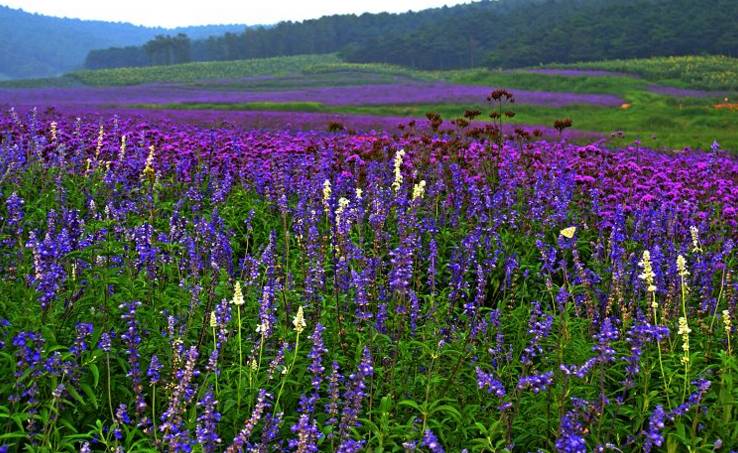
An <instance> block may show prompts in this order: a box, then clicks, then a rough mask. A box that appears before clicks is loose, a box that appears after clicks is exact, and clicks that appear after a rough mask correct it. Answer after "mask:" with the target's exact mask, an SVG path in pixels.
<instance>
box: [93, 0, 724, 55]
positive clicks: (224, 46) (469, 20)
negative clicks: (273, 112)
mask: <svg viewBox="0 0 738 453" xmlns="http://www.w3.org/2000/svg"><path fill="white" fill-rule="evenodd" d="M734 17H738V2H735V1H733V0H483V1H479V2H475V3H471V4H463V5H458V6H454V7H443V8H435V9H428V10H424V11H420V12H408V13H403V14H386V13H385V14H363V15H361V16H356V15H337V16H327V17H323V18H320V19H316V20H308V21H304V22H283V23H280V24H277V25H276V26H274V27H270V28H252V29H248V30H246V31H245V32H242V33H238V34H234V33H230V34H227V35H224V36H220V37H211V38H209V39H207V40H193V41H192V59H193V60H198V61H205V60H237V59H246V58H263V57H273V56H286V55H300V54H322V53H339V55H341V56H342V58H343V59H344V60H346V61H349V62H359V63H370V62H376V63H391V64H397V65H403V66H409V67H413V68H418V69H455V68H468V67H475V66H480V65H486V66H488V67H521V66H531V65H538V64H545V63H571V62H579V61H597V60H609V59H618V58H644V57H652V56H667V55H702V54H723V55H728V56H736V55H738V29H736V28H735V26H734V24H733V22H732V21H730V20H726V18H734ZM142 55H143V52H142V50H141V48H138V51H137V52H135V51H133V49H129V59H128V60H124V59H123V60H122V59H121V58H120V49H111V50H108V51H105V50H98V51H96V54H95V57H96V58H95V65H94V66H91V67H95V68H98V67H116V66H118V67H120V66H137V65H147V64H155V63H151V62H147V61H146V59H145V57H143V56H142Z"/></svg>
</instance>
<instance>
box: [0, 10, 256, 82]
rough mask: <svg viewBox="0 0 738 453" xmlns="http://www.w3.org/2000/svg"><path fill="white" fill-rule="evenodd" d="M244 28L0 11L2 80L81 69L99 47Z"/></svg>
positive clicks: (138, 43)
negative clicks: (169, 26) (154, 24)
mask: <svg viewBox="0 0 738 453" xmlns="http://www.w3.org/2000/svg"><path fill="white" fill-rule="evenodd" d="M243 28H244V26H243V25H215V26H201V27H184V28H177V29H165V28H152V27H140V26H136V25H132V24H127V23H114V22H103V21H87V20H79V19H66V18H57V17H50V16H43V15H40V14H31V13H27V12H25V11H22V10H17V9H12V8H8V7H5V6H0V80H2V79H13V78H25V77H49V76H56V75H59V74H62V73H65V72H69V71H72V70H75V69H77V68H80V67H82V65H83V63H84V60H85V57H86V56H87V53H88V52H89V51H90V50H92V49H96V48H100V47H111V46H130V45H140V44H143V43H145V42H146V41H148V40H150V39H152V38H153V37H154V36H156V35H159V34H176V33H186V34H187V35H188V36H190V37H192V38H206V37H208V36H211V35H222V34H223V33H226V32H235V31H241V30H243Z"/></svg>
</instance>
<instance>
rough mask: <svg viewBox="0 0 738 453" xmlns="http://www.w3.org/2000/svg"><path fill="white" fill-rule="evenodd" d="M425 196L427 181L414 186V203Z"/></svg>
mask: <svg viewBox="0 0 738 453" xmlns="http://www.w3.org/2000/svg"><path fill="white" fill-rule="evenodd" d="M424 195H425V180H422V181H420V182H419V183H417V184H415V185H414V186H413V201H415V200H417V199H418V198H423V196H424Z"/></svg>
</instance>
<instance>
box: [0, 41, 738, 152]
mask: <svg viewBox="0 0 738 453" xmlns="http://www.w3.org/2000/svg"><path fill="white" fill-rule="evenodd" d="M736 67H738V63H737V62H736V59H732V58H728V57H672V58H652V59H646V60H625V61H610V62H602V63H586V64H581V65H573V66H572V65H569V66H565V67H559V66H555V67H554V66H552V67H539V68H529V69H519V70H506V71H502V70H490V69H467V70H452V71H420V70H413V69H408V68H404V67H399V66H392V65H383V64H356V63H345V62H342V61H341V60H340V59H339V58H338V57H337V56H335V55H332V54H328V55H307V56H296V57H277V58H268V59H257V60H244V61H238V62H201V63H188V64H181V65H170V66H159V67H142V68H121V69H107V70H96V71H78V72H74V73H70V74H68V75H66V76H63V77H60V78H57V79H40V80H35V81H34V80H25V81H12V82H2V83H0V99H2V104H4V105H5V106H6V107H10V106H18V107H20V106H26V107H33V106H39V105H53V106H55V107H56V108H63V107H65V106H67V107H70V108H68V110H74V109H77V110H80V109H81V108H82V107H87V110H86V111H89V112H94V111H96V110H100V109H105V110H108V111H114V110H117V111H122V110H126V109H135V110H137V112H136V113H137V114H139V115H146V114H147V113H146V110H152V109H153V110H166V111H167V112H168V113H167V114H168V115H169V116H176V114H177V113H176V111H177V110H203V111H206V112H207V113H204V114H203V115H202V116H203V117H208V116H212V115H213V111H216V112H217V111H232V112H239V111H240V112H244V115H243V117H244V120H243V121H242V122H243V123H244V124H245V125H248V126H254V125H258V126H259V127H262V126H266V127H272V128H275V129H280V128H283V127H285V126H290V127H299V126H300V124H301V122H302V123H303V124H304V129H307V130H309V129H311V128H313V127H315V124H317V123H319V122H321V121H323V120H325V118H331V119H332V121H338V122H341V123H345V124H346V125H347V127H348V128H350V129H362V128H363V126H364V125H367V124H369V125H376V124H385V125H387V126H388V127H392V128H396V126H397V124H398V123H399V122H402V121H406V120H404V119H403V118H408V120H409V119H416V120H422V119H423V118H425V115H426V114H427V113H428V112H436V113H440V114H442V116H443V118H445V119H447V120H451V119H454V118H458V117H460V116H461V115H462V114H463V112H464V111H465V110H466V109H468V108H472V109H477V110H479V109H482V110H484V108H485V97H486V95H487V93H488V92H490V91H492V90H493V89H498V88H501V89H507V90H508V91H511V92H513V94H514V95H515V96H516V99H517V105H516V113H517V114H516V116H515V117H512V118H509V120H508V122H509V123H513V124H517V125H519V126H529V127H532V128H535V127H538V128H546V127H548V128H551V127H552V125H553V122H554V121H555V120H556V119H561V118H570V119H572V120H573V123H574V129H576V130H577V131H579V132H580V133H579V134H578V136H579V137H582V140H580V143H586V142H587V141H592V140H593V137H600V138H602V139H604V140H606V141H607V143H608V144H610V145H612V146H618V147H622V146H626V145H628V144H630V143H633V142H635V141H636V140H637V141H639V142H640V143H641V144H643V145H645V146H648V147H651V148H658V149H662V150H669V151H673V150H680V149H683V148H687V147H688V148H700V149H708V148H709V147H710V146H711V144H712V141H713V140H717V141H718V142H720V143H721V144H722V146H723V147H724V148H726V149H731V150H735V149H738V134H736V133H735V132H734V130H735V124H736V112H737V111H738V107H736V104H735V99H736V98H737V97H736V93H737V92H738V87H736V86H735V84H734V82H733V81H734V80H735V77H733V76H732V75H731V74H734V73H735V68H736ZM598 68H599V69H598ZM256 112H264V113H265V114H264V116H265V117H268V118H270V120H269V121H257V120H258V118H257V117H258V115H257V114H256ZM267 112H269V113H267ZM274 112H294V113H295V116H294V118H289V117H288V116H279V115H277V114H275V113H274ZM152 115H153V116H158V114H157V113H152ZM183 116H187V117H189V116H191V115H183ZM236 116H237V115H235V114H231V115H230V117H236ZM295 118H300V120H299V121H296V120H295ZM398 119H399V120H398ZM480 119H486V120H487V121H490V119H489V118H480ZM323 122H325V121H323ZM200 124H202V122H200Z"/></svg>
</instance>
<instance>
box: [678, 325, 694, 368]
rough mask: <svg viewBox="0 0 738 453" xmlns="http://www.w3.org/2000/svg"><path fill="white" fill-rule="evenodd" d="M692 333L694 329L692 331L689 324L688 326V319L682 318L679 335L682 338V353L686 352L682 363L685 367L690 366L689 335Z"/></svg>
mask: <svg viewBox="0 0 738 453" xmlns="http://www.w3.org/2000/svg"><path fill="white" fill-rule="evenodd" d="M690 332H692V329H690V328H689V324H687V318H685V317H683V316H682V317H680V318H679V332H678V333H679V335H681V337H682V351H684V355H683V356H682V359H681V362H682V364H683V365H685V366H687V365H689V333H690Z"/></svg>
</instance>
